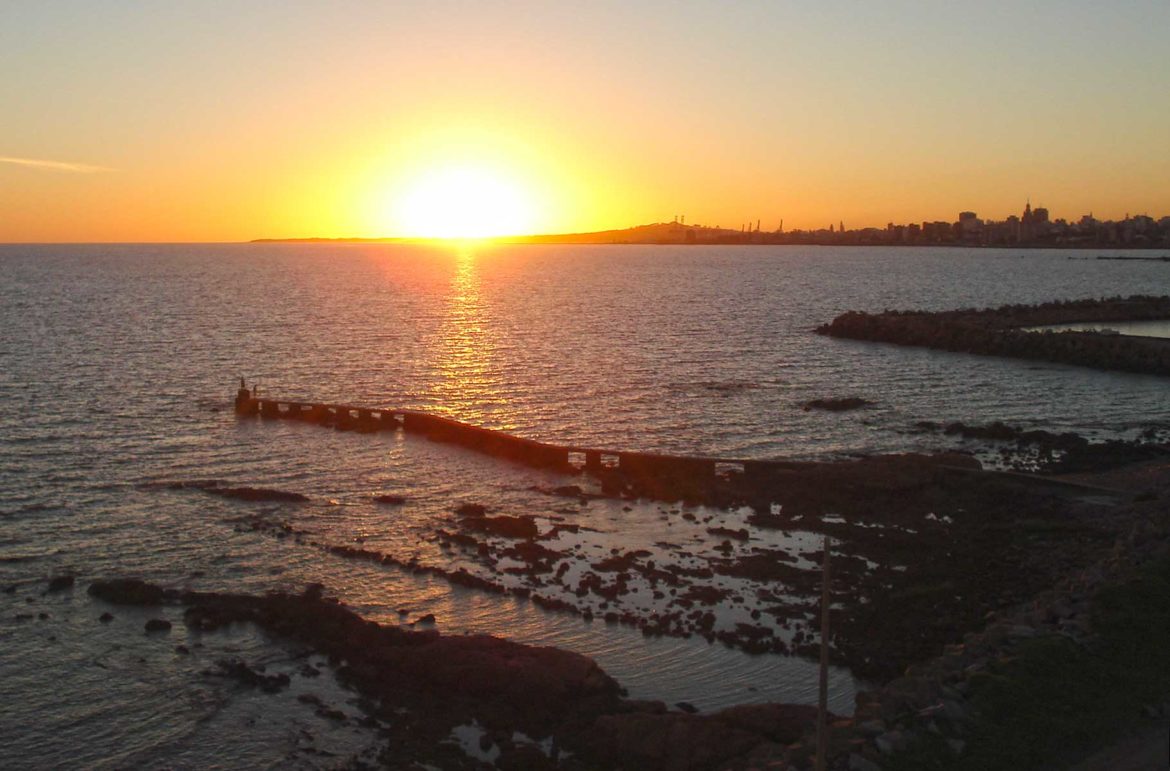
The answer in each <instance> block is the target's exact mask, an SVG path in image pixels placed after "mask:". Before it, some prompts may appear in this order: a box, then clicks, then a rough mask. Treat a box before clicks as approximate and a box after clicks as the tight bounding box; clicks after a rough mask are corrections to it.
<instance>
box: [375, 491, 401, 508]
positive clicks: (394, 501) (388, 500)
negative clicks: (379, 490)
mask: <svg viewBox="0 0 1170 771" xmlns="http://www.w3.org/2000/svg"><path fill="white" fill-rule="evenodd" d="M374 503H384V504H386V505H387V506H401V505H402V504H404V503H406V498H404V497H403V496H401V495H390V494H385V495H375V496H374Z"/></svg>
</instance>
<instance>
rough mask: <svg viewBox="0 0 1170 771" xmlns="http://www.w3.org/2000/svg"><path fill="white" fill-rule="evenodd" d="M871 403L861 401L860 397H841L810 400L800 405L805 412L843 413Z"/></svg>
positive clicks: (865, 400) (866, 400)
mask: <svg viewBox="0 0 1170 771" xmlns="http://www.w3.org/2000/svg"><path fill="white" fill-rule="evenodd" d="M871 404H873V402H871V401H869V400H868V399H862V398H861V397H860V396H843V397H838V398H835V399H834V398H830V399H812V400H810V401H807V402H805V403H804V404H802V405H800V406H801V408H802V409H804V411H805V412H808V411H809V410H825V411H826V412H845V411H847V410H857V409H861V408H862V407H868V406H869V405H871Z"/></svg>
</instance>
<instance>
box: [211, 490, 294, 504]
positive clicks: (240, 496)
mask: <svg viewBox="0 0 1170 771" xmlns="http://www.w3.org/2000/svg"><path fill="white" fill-rule="evenodd" d="M207 492H209V493H211V494H212V495H218V496H221V497H223V498H234V499H236V500H240V501H287V502H291V503H303V502H305V501H307V500H309V498H308V496H305V495H301V494H300V493H292V492H289V491H287V490H271V489H268V488H265V487H209V488H207Z"/></svg>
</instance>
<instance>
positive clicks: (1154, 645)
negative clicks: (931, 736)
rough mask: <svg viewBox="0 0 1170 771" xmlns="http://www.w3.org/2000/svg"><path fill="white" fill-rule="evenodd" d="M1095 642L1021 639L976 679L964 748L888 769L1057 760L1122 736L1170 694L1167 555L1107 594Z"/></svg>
mask: <svg viewBox="0 0 1170 771" xmlns="http://www.w3.org/2000/svg"><path fill="white" fill-rule="evenodd" d="M1092 620H1093V627H1094V629H1095V630H1097V633H1098V635H1099V640H1098V641H1097V644H1096V645H1095V646H1094V647H1093V648H1090V649H1086V648H1084V647H1082V646H1079V645H1077V644H1075V643H1074V642H1072V641H1070V640H1069V639H1067V638H1065V637H1061V636H1048V637H1041V638H1037V639H1034V640H1029V641H1026V642H1024V643H1022V644H1021V645H1020V647H1019V650H1018V652H1017V655H1016V656H1014V657H1009V658H1005V659H1002V660H1000V661H999V662H997V663H996V664H995V666H994V667H993V668H992V669H991V670H990V671H989V672H987V673H985V674H981V675H979V676H978V677H975V678H972V681H971V686H972V694H971V701H972V704H973V705H974V706H975V707H976V709H977V714H978V715H979V717H978V718H977V719H976V720H975V722H974V723H973V725H972V726H971V731H970V734H969V736H968V741H967V746H966V748H965V751H964V752H963V754H962V755H961V756H956V755H954V754H953V753H951V752H950V750H949V748H948V747H947V746H946V745H945V744H944V742H943V741H942V740H941V739H938V740H936V741H934V742H927V743H925V744H923V745H920V746H917V747H915V748H914V749H912V750H910V751H908V752H905V753H902V754H901V755H898V756H896V757H894V758H892V759H890V760H889V761H887V763H886V765H885V768H886V769H888V770H891V771H985V770H986V769H1000V768H1011V769H1021V770H1022V771H1024V770H1027V769H1052V768H1060V767H1062V766H1064V765H1067V764H1068V763H1070V762H1073V761H1075V760H1076V759H1078V758H1079V757H1082V756H1083V755H1084V754H1085V753H1086V752H1090V751H1092V750H1094V749H1096V748H1098V747H1100V746H1103V745H1104V744H1106V743H1108V742H1110V741H1111V740H1113V739H1114V738H1116V737H1117V736H1118V735H1119V734H1120V733H1121V732H1123V731H1124V730H1125V729H1127V728H1128V727H1130V726H1132V725H1133V724H1134V723H1135V722H1137V721H1138V720H1140V719H1141V716H1142V715H1143V713H1144V712H1148V711H1156V710H1151V707H1152V705H1161V704H1163V703H1164V702H1165V700H1166V698H1167V696H1170V646H1167V645H1166V640H1167V639H1170V558H1163V559H1162V560H1160V561H1159V562H1157V563H1155V564H1153V565H1152V566H1150V567H1148V568H1147V569H1146V570H1145V571H1144V572H1142V573H1141V574H1140V575H1139V576H1137V577H1136V578H1134V579H1132V580H1131V581H1129V582H1127V583H1125V584H1122V585H1118V586H1114V587H1111V588H1109V589H1106V590H1105V591H1104V592H1102V593H1101V594H1100V595H1099V596H1098V597H1097V598H1096V600H1095V602H1094V606H1093V616H1092Z"/></svg>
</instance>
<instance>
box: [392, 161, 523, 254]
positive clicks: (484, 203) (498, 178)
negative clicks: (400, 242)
mask: <svg viewBox="0 0 1170 771" xmlns="http://www.w3.org/2000/svg"><path fill="white" fill-rule="evenodd" d="M395 208H396V211H395V213H394V214H395V216H394V219H395V221H396V225H397V229H398V230H399V232H398V233H397V235H403V236H410V237H415V238H491V237H493V236H504V235H522V234H527V233H531V232H532V229H533V227H534V225H535V224H536V223H535V210H534V206H533V203H532V199H531V198H530V197H529V196H528V195H526V193H525V191H524V190H523V189H522V188H521V187H520V186H519V185H517V184H516V183H515V182H513V181H512V180H510V179H509V178H508V177H507V176H506V175H504V174H500V173H494V172H492V171H489V170H487V169H483V168H475V167H455V168H446V169H439V170H435V171H432V172H429V173H427V174H425V175H424V176H422V177H421V178H420V179H419V180H418V181H417V182H416V183H415V184H414V185H413V186H412V187H411V188H410V189H409V190H407V191H406V193H405V194H404V195H402V196H401V197H400V198H399V200H398V202H397V206H396V207H395Z"/></svg>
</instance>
